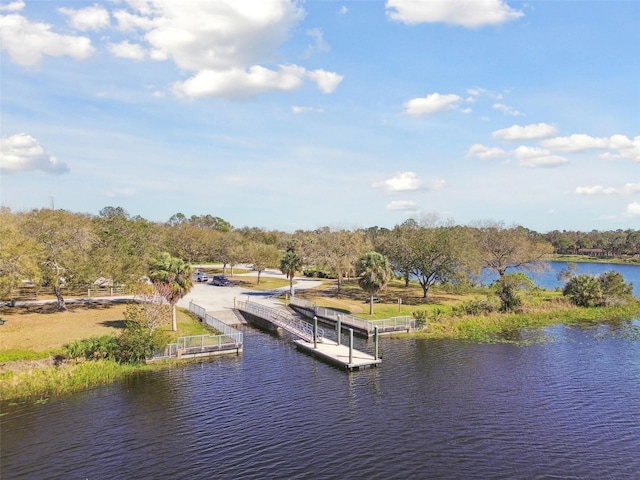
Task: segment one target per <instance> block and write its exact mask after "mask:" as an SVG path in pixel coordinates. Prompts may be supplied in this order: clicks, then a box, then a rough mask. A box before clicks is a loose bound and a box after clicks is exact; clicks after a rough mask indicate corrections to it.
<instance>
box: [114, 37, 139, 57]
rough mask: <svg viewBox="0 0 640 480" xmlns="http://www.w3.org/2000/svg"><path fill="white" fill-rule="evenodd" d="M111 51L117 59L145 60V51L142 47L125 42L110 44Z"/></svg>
mask: <svg viewBox="0 0 640 480" xmlns="http://www.w3.org/2000/svg"><path fill="white" fill-rule="evenodd" d="M109 51H110V52H111V53H112V54H113V55H114V56H116V57H120V58H128V59H130V60H144V58H145V51H144V48H143V47H142V46H141V45H137V44H135V43H129V40H125V41H124V42H120V43H110V44H109Z"/></svg>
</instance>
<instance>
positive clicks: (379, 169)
mask: <svg viewBox="0 0 640 480" xmlns="http://www.w3.org/2000/svg"><path fill="white" fill-rule="evenodd" d="M0 15H1V19H0V46H1V49H2V51H1V52H0V175H1V177H0V204H1V205H2V206H3V207H9V208H11V209H12V210H14V211H25V210H30V209H33V208H51V207H54V208H63V209H66V210H70V211H74V212H86V213H89V214H93V215H96V214H98V212H99V211H100V210H101V209H102V208H103V207H106V206H114V207H122V208H124V209H125V210H126V211H127V212H128V213H129V214H130V215H140V216H142V217H144V218H146V219H148V220H152V221H167V220H168V219H169V218H170V217H171V216H172V215H173V214H175V213H178V212H180V213H183V214H184V215H186V216H191V215H206V214H210V215H213V216H217V217H221V218H223V219H225V220H226V221H228V222H230V223H231V224H232V225H233V226H234V227H243V226H249V227H259V228H265V229H269V230H282V231H290V232H293V231H295V230H299V229H301V230H312V229H315V228H319V227H321V226H333V227H338V228H360V227H362V228H367V227H372V226H379V227H386V228H393V226H395V225H397V224H400V223H402V222H403V221H405V220H407V219H408V218H414V219H419V218H422V217H424V216H433V215H434V214H435V215H437V216H438V217H439V218H441V219H443V220H444V219H447V220H449V219H450V220H453V221H454V222H455V223H457V224H476V223H478V222H484V221H489V220H491V221H497V222H504V223H505V224H506V225H515V224H517V225H522V226H524V227H527V228H530V229H532V230H536V231H538V232H548V231H551V230H556V229H557V230H581V231H591V230H616V229H627V228H633V229H640V54H639V52H638V50H639V46H640V1H638V0H627V1H615V0H613V1H608V0H603V1H580V0H577V1H554V0H546V1H527V2H517V1H504V0H428V1H417V0H412V1H408V0H388V1H386V2H385V1H288V0H256V1H251V0H232V1H223V0H189V1H178V0H175V1H172V0H163V1H156V0H128V1H125V0H120V1H118V0H114V1H104V2H95V1H91V2H83V1H66V2H65V1H55V0H47V1H28V0H24V1H23V0H17V1H10V0H1V1H0Z"/></svg>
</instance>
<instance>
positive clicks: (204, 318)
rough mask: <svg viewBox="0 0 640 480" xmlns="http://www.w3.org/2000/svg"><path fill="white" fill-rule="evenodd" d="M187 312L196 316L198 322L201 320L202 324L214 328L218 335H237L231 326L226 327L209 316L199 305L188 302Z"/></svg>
mask: <svg viewBox="0 0 640 480" xmlns="http://www.w3.org/2000/svg"><path fill="white" fill-rule="evenodd" d="M189 311H190V312H192V313H194V314H196V316H197V317H198V318H199V319H200V320H202V321H203V322H204V323H206V324H207V325H209V326H210V327H212V328H215V329H216V330H217V331H219V332H220V333H224V334H227V335H232V334H235V333H239V332H238V331H237V330H236V329H235V328H233V327H232V326H231V325H227V324H226V323H224V322H222V321H220V320H218V319H217V318H216V317H214V316H211V315H209V314H208V313H207V311H206V310H205V309H204V308H202V307H201V306H200V305H196V304H195V303H193V302H189Z"/></svg>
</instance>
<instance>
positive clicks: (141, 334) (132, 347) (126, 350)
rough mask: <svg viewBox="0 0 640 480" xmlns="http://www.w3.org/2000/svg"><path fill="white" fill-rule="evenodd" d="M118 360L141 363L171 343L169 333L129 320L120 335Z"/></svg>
mask: <svg viewBox="0 0 640 480" xmlns="http://www.w3.org/2000/svg"><path fill="white" fill-rule="evenodd" d="M119 341H120V352H119V355H118V361H119V362H122V363H141V362H144V360H145V359H146V358H147V357H150V356H151V355H152V353H153V352H154V351H156V350H162V349H163V348H164V347H166V345H167V344H168V343H169V338H168V333H167V332H165V331H162V330H153V331H150V330H149V329H147V328H144V327H141V326H140V325H138V324H135V323H133V322H128V323H127V327H126V328H125V330H124V332H122V334H121V335H120V338H119Z"/></svg>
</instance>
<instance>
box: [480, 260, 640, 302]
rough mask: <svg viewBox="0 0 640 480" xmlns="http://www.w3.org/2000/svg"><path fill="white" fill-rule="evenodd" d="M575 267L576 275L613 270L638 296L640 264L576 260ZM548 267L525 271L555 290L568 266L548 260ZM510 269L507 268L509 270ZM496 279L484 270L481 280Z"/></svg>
mask: <svg viewBox="0 0 640 480" xmlns="http://www.w3.org/2000/svg"><path fill="white" fill-rule="evenodd" d="M574 265H575V266H576V267H577V268H576V270H575V272H574V273H575V274H576V275H581V274H589V275H600V274H601V273H604V272H610V271H611V270H615V271H616V272H619V273H620V274H622V276H623V277H624V279H625V281H626V282H627V283H632V284H633V295H634V296H636V297H640V265H624V264H620V265H619V264H615V263H587V262H585V263H582V262H576V263H575V264H574ZM548 266H549V268H548V269H547V270H545V271H544V272H528V271H526V272H525V273H526V274H527V275H529V276H530V277H531V279H532V280H533V281H534V283H535V284H536V285H538V286H540V287H542V288H546V289H549V290H555V289H556V288H562V287H563V286H564V283H563V282H561V281H560V280H558V273H560V272H561V271H562V270H565V269H566V268H567V266H568V264H567V262H548ZM511 271H512V270H509V272H511ZM496 279H497V274H492V273H489V272H485V273H484V274H483V275H482V277H481V281H482V282H483V283H484V284H489V283H491V282H493V281H495V280H496Z"/></svg>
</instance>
